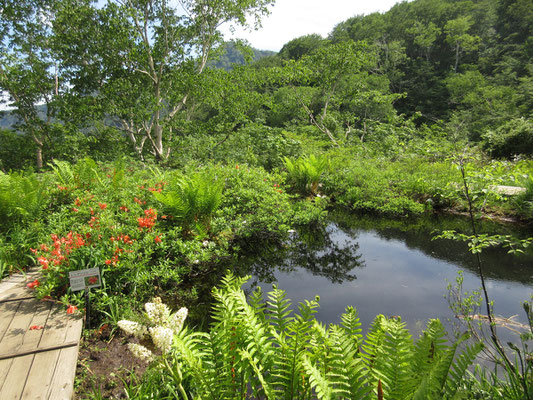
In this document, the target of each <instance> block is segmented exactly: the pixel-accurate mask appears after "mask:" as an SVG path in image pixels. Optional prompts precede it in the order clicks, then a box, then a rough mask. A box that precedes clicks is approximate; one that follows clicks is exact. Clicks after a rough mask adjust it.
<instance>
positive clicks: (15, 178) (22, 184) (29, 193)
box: [0, 172, 49, 227]
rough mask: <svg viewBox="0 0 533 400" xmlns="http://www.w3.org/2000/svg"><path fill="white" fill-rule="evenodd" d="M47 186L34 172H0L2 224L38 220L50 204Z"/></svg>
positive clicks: (0, 215) (0, 221)
mask: <svg viewBox="0 0 533 400" xmlns="http://www.w3.org/2000/svg"><path fill="white" fill-rule="evenodd" d="M47 186H48V182H47V181H46V179H40V177H39V176H38V175H36V174H34V173H32V172H30V173H22V172H13V173H10V174H4V173H2V172H0V226H4V227H5V226H9V225H13V224H15V223H21V222H26V221H36V220H38V219H39V218H40V217H41V214H42V212H43V211H44V209H45V208H46V206H47V205H48V199H49V192H48V190H47Z"/></svg>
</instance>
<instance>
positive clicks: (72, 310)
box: [67, 306, 78, 314]
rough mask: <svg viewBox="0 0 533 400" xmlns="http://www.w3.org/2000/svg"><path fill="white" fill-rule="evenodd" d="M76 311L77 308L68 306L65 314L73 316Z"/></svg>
mask: <svg viewBox="0 0 533 400" xmlns="http://www.w3.org/2000/svg"><path fill="white" fill-rule="evenodd" d="M77 310H78V307H76V306H69V307H68V308H67V314H74V313H75V312H76V311H77Z"/></svg>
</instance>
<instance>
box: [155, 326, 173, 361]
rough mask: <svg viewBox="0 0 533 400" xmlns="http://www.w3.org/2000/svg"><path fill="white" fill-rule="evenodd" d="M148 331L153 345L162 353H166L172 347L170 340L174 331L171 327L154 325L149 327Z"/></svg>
mask: <svg viewBox="0 0 533 400" xmlns="http://www.w3.org/2000/svg"><path fill="white" fill-rule="evenodd" d="M149 331H150V336H151V337H152V342H154V345H155V347H157V348H158V349H159V350H161V351H162V352H163V354H166V353H168V352H169V351H170V348H171V347H172V340H173V339H174V332H172V329H169V328H165V327H163V326H156V327H153V328H150V329H149Z"/></svg>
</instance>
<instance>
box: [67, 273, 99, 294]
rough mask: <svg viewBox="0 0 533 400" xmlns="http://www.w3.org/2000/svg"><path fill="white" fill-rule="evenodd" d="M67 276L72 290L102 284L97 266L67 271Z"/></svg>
mask: <svg viewBox="0 0 533 400" xmlns="http://www.w3.org/2000/svg"><path fill="white" fill-rule="evenodd" d="M68 277H69V278H70V288H71V289H72V290H73V291H76V290H84V289H85V288H88V289H91V288H94V287H100V286H102V280H101V278H100V268H97V267H96V268H89V269H82V270H79V271H71V272H69V273H68Z"/></svg>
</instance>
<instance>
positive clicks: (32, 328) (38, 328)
mask: <svg viewBox="0 0 533 400" xmlns="http://www.w3.org/2000/svg"><path fill="white" fill-rule="evenodd" d="M43 328H44V326H42V325H32V326H30V331H38V330H41V329H43Z"/></svg>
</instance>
